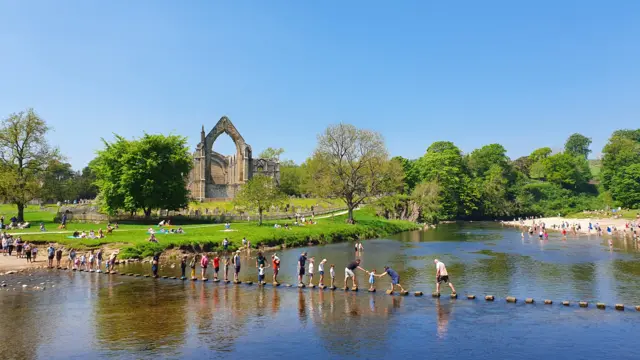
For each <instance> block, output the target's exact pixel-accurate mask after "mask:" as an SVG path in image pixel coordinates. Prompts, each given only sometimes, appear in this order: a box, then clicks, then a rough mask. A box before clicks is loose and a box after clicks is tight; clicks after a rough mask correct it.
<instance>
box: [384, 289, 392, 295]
mask: <svg viewBox="0 0 640 360" xmlns="http://www.w3.org/2000/svg"><path fill="white" fill-rule="evenodd" d="M385 293H386V294H387V295H393V290H387V291H385Z"/></svg>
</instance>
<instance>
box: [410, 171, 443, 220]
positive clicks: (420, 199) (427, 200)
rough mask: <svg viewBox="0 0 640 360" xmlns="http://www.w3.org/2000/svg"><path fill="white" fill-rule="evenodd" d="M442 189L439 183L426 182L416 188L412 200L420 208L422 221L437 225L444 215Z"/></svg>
mask: <svg viewBox="0 0 640 360" xmlns="http://www.w3.org/2000/svg"><path fill="white" fill-rule="evenodd" d="M440 194H441V189H440V186H439V185H438V183H437V182H434V181H426V182H421V183H420V184H418V186H416V188H415V189H414V190H413V193H412V194H411V198H412V199H413V201H415V202H416V204H417V205H418V206H419V207H420V216H421V218H422V220H424V221H425V222H427V223H429V224H437V223H438V222H439V221H440V218H441V214H442V201H441V197H440Z"/></svg>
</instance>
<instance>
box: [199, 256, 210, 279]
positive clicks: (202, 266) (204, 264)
mask: <svg viewBox="0 0 640 360" xmlns="http://www.w3.org/2000/svg"><path fill="white" fill-rule="evenodd" d="M207 266H209V258H208V257H207V254H204V255H202V259H200V269H202V280H204V279H206V278H205V277H204V275H205V274H206V272H207Z"/></svg>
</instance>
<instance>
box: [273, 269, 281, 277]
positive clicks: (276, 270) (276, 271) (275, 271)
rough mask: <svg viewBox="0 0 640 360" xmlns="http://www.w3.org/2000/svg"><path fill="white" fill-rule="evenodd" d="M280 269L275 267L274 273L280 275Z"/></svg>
mask: <svg viewBox="0 0 640 360" xmlns="http://www.w3.org/2000/svg"><path fill="white" fill-rule="evenodd" d="M279 271H280V269H279V268H273V275H274V276H278V272H279Z"/></svg>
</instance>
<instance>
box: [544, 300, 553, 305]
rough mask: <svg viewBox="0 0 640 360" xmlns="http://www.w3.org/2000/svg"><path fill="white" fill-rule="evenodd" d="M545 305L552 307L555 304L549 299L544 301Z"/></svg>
mask: <svg viewBox="0 0 640 360" xmlns="http://www.w3.org/2000/svg"><path fill="white" fill-rule="evenodd" d="M544 304H545V305H551V304H553V301H551V300H549V299H547V300H545V301H544Z"/></svg>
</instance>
